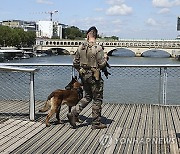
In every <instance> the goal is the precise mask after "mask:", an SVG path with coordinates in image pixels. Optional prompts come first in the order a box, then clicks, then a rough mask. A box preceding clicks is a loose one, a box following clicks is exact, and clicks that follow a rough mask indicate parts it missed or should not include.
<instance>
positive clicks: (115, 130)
mask: <svg viewBox="0 0 180 154" xmlns="http://www.w3.org/2000/svg"><path fill="white" fill-rule="evenodd" d="M116 106H117V107H118V108H117V107H116V108H117V112H116V114H115V115H114V118H113V120H114V122H113V123H114V124H113V123H112V124H111V125H110V126H111V129H107V131H106V132H105V133H104V134H103V133H101V134H100V136H99V143H98V144H97V146H98V148H97V149H96V152H97V153H109V151H111V152H113V151H114V150H115V147H116V144H117V142H118V139H119V136H120V134H121V132H122V130H123V129H122V128H121V127H118V124H119V123H120V122H121V119H122V116H123V114H124V110H125V106H124V105H122V104H119V105H118V104H117V105H116ZM106 137H107V143H106V142H105V141H106V139H105V138H106ZM103 139H105V141H103V142H102V141H101V140H103ZM104 142H105V143H106V144H107V145H106V144H105V145H104ZM109 149H110V150H109Z"/></svg>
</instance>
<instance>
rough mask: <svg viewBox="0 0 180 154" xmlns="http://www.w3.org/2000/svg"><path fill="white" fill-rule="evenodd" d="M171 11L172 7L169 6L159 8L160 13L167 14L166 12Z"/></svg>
mask: <svg viewBox="0 0 180 154" xmlns="http://www.w3.org/2000/svg"><path fill="white" fill-rule="evenodd" d="M169 12H170V9H168V8H163V9H161V10H159V12H158V13H159V14H166V13H169Z"/></svg>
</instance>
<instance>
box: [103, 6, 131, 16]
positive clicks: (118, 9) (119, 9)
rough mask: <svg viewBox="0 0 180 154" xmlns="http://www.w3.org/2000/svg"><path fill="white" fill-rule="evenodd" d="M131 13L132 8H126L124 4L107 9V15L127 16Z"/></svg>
mask: <svg viewBox="0 0 180 154" xmlns="http://www.w3.org/2000/svg"><path fill="white" fill-rule="evenodd" d="M131 13H132V8H131V7H128V6H127V5H126V4H121V5H113V6H112V7H110V8H109V9H107V11H106V14H107V15H128V14H131Z"/></svg>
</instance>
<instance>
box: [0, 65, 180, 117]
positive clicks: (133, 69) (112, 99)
mask: <svg viewBox="0 0 180 154" xmlns="http://www.w3.org/2000/svg"><path fill="white" fill-rule="evenodd" d="M10 66H11V67H10ZM22 67H23V68H22ZM0 68H1V69H0V84H1V89H0V101H1V100H12V101H13V100H29V102H31V103H30V104H31V105H30V119H31V120H33V119H34V115H33V113H34V110H35V109H34V104H33V103H32V102H34V97H35V101H45V100H46V99H47V96H48V95H49V94H50V93H51V92H52V91H53V90H55V89H64V87H65V86H66V85H67V84H68V83H69V82H70V80H71V76H74V75H78V73H77V72H76V71H75V69H74V68H73V67H72V64H64V63H62V64H61V63H49V64H39V63H1V66H0ZM9 70H10V71H11V72H9ZM37 70H38V72H37V73H35V75H34V72H35V71H37ZM109 71H110V73H111V75H110V76H109V78H108V79H106V78H105V76H103V75H102V76H103V79H104V102H106V103H128V104H132V103H139V104H145V103H147V104H162V105H180V102H179V100H180V95H179V94H180V65H115V64H111V68H110V69H109ZM17 73H18V74H17ZM24 73H25V74H26V75H25V74H24ZM29 73H30V82H29V83H28V82H27V81H28V80H29V76H27V74H29ZM29 84H30V94H29V93H28V91H29V90H28V89H27V87H28V85H29ZM33 89H34V91H33ZM28 95H29V96H30V97H28ZM34 95H35V96H34ZM0 112H1V111H0ZM20 112H21V111H20ZM31 113H32V114H31Z"/></svg>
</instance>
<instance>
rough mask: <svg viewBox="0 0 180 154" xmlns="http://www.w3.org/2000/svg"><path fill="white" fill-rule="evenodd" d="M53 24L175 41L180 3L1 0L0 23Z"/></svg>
mask: <svg viewBox="0 0 180 154" xmlns="http://www.w3.org/2000/svg"><path fill="white" fill-rule="evenodd" d="M55 10H57V11H58V13H54V14H53V20H54V21H59V22H60V23H62V24H66V25H69V26H76V27H78V28H80V29H82V30H87V29H88V28H89V27H91V26H96V27H97V29H98V32H99V35H101V36H117V37H119V38H120V39H175V38H176V37H177V36H178V35H180V32H179V31H177V17H178V16H180V0H0V21H2V20H27V21H39V20H49V19H50V14H49V12H51V11H55Z"/></svg>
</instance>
